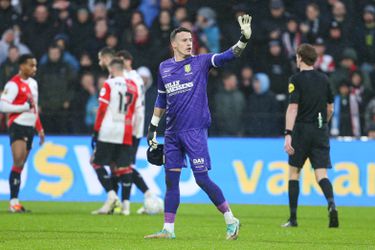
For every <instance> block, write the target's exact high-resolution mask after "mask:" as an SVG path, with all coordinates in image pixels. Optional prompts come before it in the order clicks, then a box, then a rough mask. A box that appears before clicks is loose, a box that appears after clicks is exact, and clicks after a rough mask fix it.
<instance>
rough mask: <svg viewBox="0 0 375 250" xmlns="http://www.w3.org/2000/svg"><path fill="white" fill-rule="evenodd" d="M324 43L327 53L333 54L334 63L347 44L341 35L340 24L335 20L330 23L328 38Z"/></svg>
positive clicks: (339, 58) (338, 59) (339, 57)
mask: <svg viewBox="0 0 375 250" xmlns="http://www.w3.org/2000/svg"><path fill="white" fill-rule="evenodd" d="M325 43H326V48H327V50H326V52H327V54H329V55H331V56H333V59H335V62H336V63H338V62H339V61H340V60H341V55H342V52H343V51H344V49H345V48H347V47H348V46H349V44H348V41H347V40H346V39H345V38H344V37H343V35H342V30H341V28H340V26H339V25H338V23H337V22H335V21H333V22H332V23H331V26H330V28H329V34H328V39H327V41H326V42H325Z"/></svg>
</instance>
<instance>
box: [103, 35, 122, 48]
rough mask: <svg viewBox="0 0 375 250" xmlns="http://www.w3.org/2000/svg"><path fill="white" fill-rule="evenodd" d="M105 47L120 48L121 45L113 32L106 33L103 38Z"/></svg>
mask: <svg viewBox="0 0 375 250" xmlns="http://www.w3.org/2000/svg"><path fill="white" fill-rule="evenodd" d="M105 47H108V48H111V49H113V50H120V49H121V46H120V44H119V41H118V38H117V36H116V34H115V33H112V32H109V33H108V35H107V37H106V38H105Z"/></svg>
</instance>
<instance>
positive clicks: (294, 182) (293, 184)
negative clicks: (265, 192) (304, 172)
mask: <svg viewBox="0 0 375 250" xmlns="http://www.w3.org/2000/svg"><path fill="white" fill-rule="evenodd" d="M300 172H301V168H297V167H293V166H289V182H288V197H289V213H290V215H289V219H288V221H287V222H286V223H285V224H283V225H282V226H283V227H296V226H297V225H298V224H297V207H298V196H299V176H300Z"/></svg>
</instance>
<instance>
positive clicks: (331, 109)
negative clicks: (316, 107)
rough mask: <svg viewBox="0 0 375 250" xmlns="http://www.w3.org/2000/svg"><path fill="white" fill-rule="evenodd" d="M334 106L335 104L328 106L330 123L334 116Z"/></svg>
mask: <svg viewBox="0 0 375 250" xmlns="http://www.w3.org/2000/svg"><path fill="white" fill-rule="evenodd" d="M333 110H334V105H333V103H328V104H327V122H329V121H330V120H331V118H332V116H333Z"/></svg>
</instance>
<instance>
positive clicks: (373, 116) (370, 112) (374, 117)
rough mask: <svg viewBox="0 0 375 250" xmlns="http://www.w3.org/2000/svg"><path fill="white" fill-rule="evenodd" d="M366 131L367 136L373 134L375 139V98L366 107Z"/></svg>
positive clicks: (372, 136)
mask: <svg viewBox="0 0 375 250" xmlns="http://www.w3.org/2000/svg"><path fill="white" fill-rule="evenodd" d="M365 131H366V133H367V134H369V133H371V138H372V139H375V98H374V99H372V100H371V101H370V102H369V104H368V105H367V107H366V111H365Z"/></svg>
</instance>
